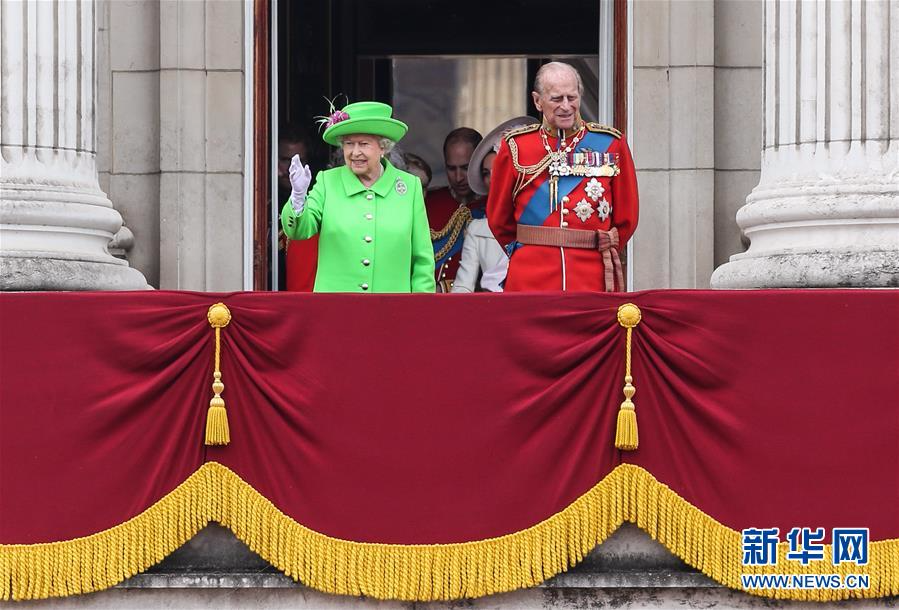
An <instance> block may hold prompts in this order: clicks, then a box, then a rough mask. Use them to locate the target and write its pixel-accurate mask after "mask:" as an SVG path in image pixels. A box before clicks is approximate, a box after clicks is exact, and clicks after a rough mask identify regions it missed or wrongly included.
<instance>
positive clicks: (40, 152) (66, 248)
mask: <svg viewBox="0 0 899 610" xmlns="http://www.w3.org/2000/svg"><path fill="white" fill-rule="evenodd" d="M94 8H95V6H94V0H69V1H66V2H48V1H41V0H0V45H2V83H0V85H2V111H0V144H2V149H0V153H2V154H0V156H2V158H0V228H2V231H0V289H2V290H126V289H142V288H147V282H146V280H145V279H144V277H143V275H141V274H140V273H139V272H138V271H136V270H134V269H131V268H130V267H129V266H128V263H127V262H125V261H123V260H120V259H117V258H115V257H113V256H111V255H110V254H109V252H108V251H107V245H108V244H109V241H110V240H111V239H112V237H113V235H114V234H115V233H116V232H117V231H118V230H119V228H120V227H121V225H122V217H121V216H120V215H119V213H118V212H116V211H115V210H114V209H113V208H112V204H111V203H110V201H109V199H108V198H107V197H106V195H105V194H104V193H103V191H102V190H100V185H99V183H98V178H97V167H96V161H95V138H94V112H95V104H94V93H95V87H96V72H95V69H94V28H95V24H94Z"/></svg>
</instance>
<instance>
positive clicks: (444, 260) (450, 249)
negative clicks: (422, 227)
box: [425, 186, 485, 292]
mask: <svg viewBox="0 0 899 610" xmlns="http://www.w3.org/2000/svg"><path fill="white" fill-rule="evenodd" d="M484 203H485V202H484V200H483V199H481V198H478V199H475V200H474V201H472V202H470V203H468V204H460V203H459V202H458V201H456V200H455V199H454V198H453V195H452V193H451V192H450V190H449V187H446V186H445V187H443V188H439V189H434V190H433V191H428V193H427V196H426V197H425V208H426V209H427V212H428V224H429V225H430V227H431V232H432V235H433V234H434V233H442V232H445V231H444V229H446V228H447V223H449V222H450V219H451V218H452V217H453V214H454V213H455V212H456V211H457V210H458V209H459V207H460V206H466V207H468V209H469V210H471V212H472V215H473V217H475V218H483V217H484ZM465 224H467V223H465ZM448 233H451V232H448ZM464 235H465V226H464V225H463V226H462V227H461V230H460V231H459V232H458V235H457V236H456V237H455V239H453V237H452V235H451V234H448V235H446V236H443V237H440V238H436V239H433V242H434V262H435V268H434V278H435V279H436V280H437V292H449V291H450V288H451V287H452V283H453V281H454V280H455V279H456V272H457V271H458V270H459V262H460V261H461V259H462V241H463V237H464ZM441 251H446V254H445V255H444V256H440V257H438V256H437V255H438V254H439V253H440V252H441Z"/></svg>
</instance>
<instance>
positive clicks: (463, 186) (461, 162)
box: [444, 142, 474, 197]
mask: <svg viewBox="0 0 899 610" xmlns="http://www.w3.org/2000/svg"><path fill="white" fill-rule="evenodd" d="M473 152H474V147H473V146H472V145H471V144H469V143H468V142H451V143H450V145H449V146H447V147H446V154H445V156H444V160H445V163H446V181H447V182H448V183H449V186H450V188H451V189H452V190H453V192H454V193H456V195H458V196H459V197H468V196H469V195H471V187H470V186H469V185H468V162H469V161H470V160H471V154H472V153H473Z"/></svg>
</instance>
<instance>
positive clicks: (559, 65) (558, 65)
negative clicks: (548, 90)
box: [534, 61, 584, 97]
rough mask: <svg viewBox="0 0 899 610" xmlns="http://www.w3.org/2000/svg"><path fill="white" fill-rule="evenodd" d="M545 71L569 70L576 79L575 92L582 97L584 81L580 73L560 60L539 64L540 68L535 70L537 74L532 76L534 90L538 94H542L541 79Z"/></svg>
mask: <svg viewBox="0 0 899 610" xmlns="http://www.w3.org/2000/svg"><path fill="white" fill-rule="evenodd" d="M547 72H555V73H558V72H571V73H572V74H574V77H575V78H576V79H577V92H578V95H580V96H581V97H583V95H584V81H583V80H582V79H581V75H580V73H579V72H578V71H577V70H576V69H575V68H574V66H571V65H569V64H566V63H563V62H561V61H551V62H549V63H548V64H543V65H542V66H540V69H539V70H537V75H536V76H535V77H534V91H536V92H537V93H538V94H539V95H543V79H544V78H545V76H546V73H547Z"/></svg>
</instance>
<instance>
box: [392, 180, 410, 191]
mask: <svg viewBox="0 0 899 610" xmlns="http://www.w3.org/2000/svg"><path fill="white" fill-rule="evenodd" d="M395 188H396V192H397V193H399V194H400V195H405V194H406V191H407V190H409V189H408V188H406V183H405V182H403V179H402V178H397V179H396V185H395Z"/></svg>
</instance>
